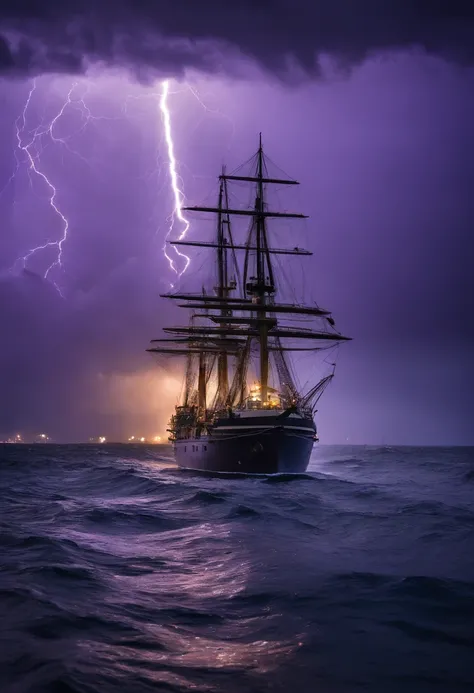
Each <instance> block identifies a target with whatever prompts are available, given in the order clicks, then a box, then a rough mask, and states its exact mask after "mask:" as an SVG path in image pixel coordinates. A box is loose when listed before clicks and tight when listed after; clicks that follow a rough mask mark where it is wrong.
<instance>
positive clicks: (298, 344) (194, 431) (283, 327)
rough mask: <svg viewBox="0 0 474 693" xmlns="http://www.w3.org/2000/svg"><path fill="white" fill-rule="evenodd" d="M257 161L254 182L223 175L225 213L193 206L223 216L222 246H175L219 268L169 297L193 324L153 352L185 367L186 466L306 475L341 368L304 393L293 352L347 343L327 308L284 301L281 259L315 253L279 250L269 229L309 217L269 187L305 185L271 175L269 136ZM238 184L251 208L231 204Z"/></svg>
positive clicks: (179, 440) (180, 431) (174, 421)
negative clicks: (323, 401)
mask: <svg viewBox="0 0 474 693" xmlns="http://www.w3.org/2000/svg"><path fill="white" fill-rule="evenodd" d="M251 163H252V169H251V170H250V172H249V174H248V175H243V174H241V172H240V171H237V172H236V173H234V174H227V173H226V172H225V171H223V172H222V174H221V175H220V176H219V193H218V200H217V204H216V206H211V207H207V206H199V207H187V208H185V209H186V211H187V212H191V211H193V212H200V213H203V214H207V215H212V216H213V217H214V220H215V221H214V224H215V234H214V239H213V240H212V241H195V240H175V241H170V243H171V244H172V245H175V246H183V245H186V246H194V247H200V248H206V249H208V252H209V254H210V256H211V257H210V259H211V258H212V255H214V258H215V261H216V262H215V264H216V272H215V273H214V274H215V276H214V277H213V286H211V289H210V290H207V291H206V290H205V289H204V288H203V289H202V290H201V291H198V292H195V293H169V294H164V295H163V298H167V299H172V300H174V301H177V302H178V305H179V306H180V307H181V308H185V309H187V310H188V311H190V314H189V322H188V324H187V325H183V326H176V327H166V328H164V332H165V333H167V334H168V335H169V336H167V337H164V338H161V339H155V340H153V341H152V344H153V346H152V347H151V348H150V349H149V351H151V352H154V353H159V354H164V355H172V356H182V357H184V359H185V361H186V369H185V382H184V388H183V397H182V401H181V402H180V404H179V406H177V407H176V411H175V413H174V415H173V416H172V418H171V422H170V428H169V432H170V440H171V441H172V443H173V445H174V449H175V455H176V461H177V463H178V465H179V466H181V467H185V468H189V469H197V470H206V471H216V472H242V473H246V474H249V473H259V474H271V473H279V472H283V473H295V472H304V471H305V470H306V468H307V465H308V462H309V458H310V454H311V450H312V448H313V444H314V442H315V441H316V440H317V434H316V426H315V423H314V420H313V417H314V412H315V407H316V404H317V402H318V400H319V398H320V396H321V394H322V393H323V391H324V389H325V388H326V386H327V385H328V383H329V382H330V380H331V379H332V377H333V375H334V364H331V368H330V372H329V373H327V374H326V375H324V376H323V377H322V378H320V379H318V380H317V381H316V382H315V383H314V384H313V385H312V386H309V387H306V389H305V390H304V391H302V390H301V389H300V388H299V387H298V386H297V379H296V377H295V374H294V371H293V368H292V363H291V352H298V351H307V352H310V353H312V354H315V355H316V354H317V352H318V351H322V350H324V349H326V350H327V349H329V348H333V347H336V346H337V345H338V344H339V343H340V342H341V341H344V340H347V339H348V338H347V337H343V336H342V335H341V334H339V333H338V332H337V331H336V329H335V327H334V320H333V318H332V317H331V315H330V313H329V312H328V311H326V310H323V309H321V308H320V307H319V306H317V305H315V304H314V305H304V304H300V303H296V302H295V303H289V302H284V301H279V300H278V293H279V290H278V281H277V276H276V274H277V272H276V269H275V267H274V262H273V258H274V256H300V257H306V256H310V255H312V253H311V252H309V251H307V250H303V249H301V248H299V247H293V248H276V247H274V245H273V244H272V238H271V236H270V233H269V222H270V220H271V219H285V220H290V219H298V218H300V219H301V218H305V216H304V215H303V214H299V213H292V212H278V211H275V210H271V209H269V207H268V204H267V191H268V190H269V189H270V188H272V187H274V188H277V189H279V188H282V187H284V186H294V185H297V184H298V183H297V181H294V180H291V179H288V178H283V177H282V178H279V177H274V176H272V175H270V173H269V169H268V166H267V159H266V157H265V155H264V152H263V147H262V141H261V137H260V143H259V148H258V151H257V153H256V155H255V157H253V159H252V161H251ZM245 173H246V172H245ZM234 184H235V185H240V186H242V185H250V186H252V187H253V190H254V195H253V204H252V206H250V207H249V208H242V207H241V206H239V205H233V204H232V202H231V199H230V195H229V188H230V186H232V185H234ZM242 216H244V217H248V219H249V226H248V230H247V234H246V238H244V239H242V240H239V239H238V238H235V237H234V235H235V234H234V232H233V219H235V218H241V217H242ZM307 320H311V321H313V322H314V321H316V323H317V327H316V329H315V328H314V327H303V326H301V325H302V321H303V324H306V321H307Z"/></svg>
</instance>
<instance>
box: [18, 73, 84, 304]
mask: <svg viewBox="0 0 474 693" xmlns="http://www.w3.org/2000/svg"><path fill="white" fill-rule="evenodd" d="M74 86H75V85H73V86H72V87H71V89H70V91H69V93H68V97H67V101H66V102H65V103H64V105H63V106H62V108H61V110H60V111H59V113H58V114H57V115H56V116H55V117H54V118H53V120H52V121H51V123H50V125H49V127H47V128H42V127H41V126H39V127H37V128H35V129H34V130H32V131H30V132H29V133H28V134H30V135H31V137H30V138H29V140H28V141H27V143H26V144H24V141H23V140H24V134H25V130H26V119H27V111H28V108H29V106H30V103H31V99H32V96H33V93H34V92H35V91H36V80H34V81H33V86H32V87H31V89H30V92H29V94H28V97H27V99H26V102H25V106H24V108H23V111H22V113H21V115H20V116H19V117H18V118H17V120H16V122H15V127H16V138H17V145H18V149H19V150H21V151H22V152H24V153H25V154H26V157H27V163H28V175H29V177H30V183H31V173H32V172H33V173H34V174H35V175H36V176H38V178H41V180H43V181H44V183H45V184H46V186H47V187H48V189H49V205H50V207H51V208H52V210H53V211H54V213H55V214H56V216H57V217H58V218H59V219H60V221H61V227H62V235H61V237H60V239H59V240H57V241H47V242H46V243H43V244H42V245H38V246H36V247H35V248H31V249H30V250H29V251H28V252H27V253H26V254H25V255H24V256H22V257H20V258H19V259H18V260H17V261H16V262H15V264H14V266H15V265H16V264H17V263H18V262H22V263H23V267H26V264H27V262H28V260H29V259H30V258H31V257H33V255H35V253H38V252H40V251H41V250H45V249H46V248H53V247H56V248H57V255H56V259H55V260H54V261H53V262H52V263H51V265H50V266H49V267H48V268H47V270H46V272H45V273H44V275H43V276H44V278H45V279H48V277H49V275H50V273H51V271H52V270H53V268H54V267H62V262H61V261H62V253H63V245H64V243H65V241H66V239H67V236H68V230H69V221H68V220H67V218H66V217H65V216H64V214H63V213H62V212H61V210H60V209H59V207H58V205H57V203H56V197H57V194H58V191H57V189H56V187H55V186H54V185H53V183H52V182H51V181H50V179H49V178H48V176H47V175H46V174H45V173H44V171H42V170H41V169H40V168H39V165H40V163H39V152H38V150H37V148H36V147H37V143H38V141H39V140H40V139H41V138H42V137H43V135H45V134H49V136H50V137H51V139H52V140H53V141H58V140H57V138H55V137H54V134H53V129H54V126H55V125H56V123H57V121H58V119H59V118H60V117H61V116H62V115H63V113H64V110H65V108H66V106H67V105H68V104H69V103H71V94H72V91H73V89H74ZM20 123H21V126H20ZM61 141H62V140H61ZM32 148H34V149H36V151H34V153H33V152H32V151H31V150H32ZM19 166H20V162H19V161H18V159H17V168H16V170H15V171H14V173H13V177H14V176H15V175H16V173H17V172H18V168H19ZM52 283H53V284H54V286H55V287H56V289H57V290H58V292H59V293H60V294H61V290H60V289H59V287H58V286H57V284H56V283H55V282H54V281H53V282H52ZM61 295H62V294H61Z"/></svg>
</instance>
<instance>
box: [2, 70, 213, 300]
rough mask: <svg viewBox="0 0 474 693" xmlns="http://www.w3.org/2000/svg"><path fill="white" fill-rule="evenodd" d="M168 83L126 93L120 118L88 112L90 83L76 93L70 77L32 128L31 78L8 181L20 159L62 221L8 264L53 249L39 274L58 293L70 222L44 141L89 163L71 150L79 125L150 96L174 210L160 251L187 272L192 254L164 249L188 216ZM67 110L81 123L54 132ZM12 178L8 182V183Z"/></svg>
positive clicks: (180, 272)
mask: <svg viewBox="0 0 474 693" xmlns="http://www.w3.org/2000/svg"><path fill="white" fill-rule="evenodd" d="M170 84H171V82H170V80H164V81H163V82H161V84H160V85H159V87H158V90H157V89H156V87H155V88H154V89H153V90H152V91H147V92H142V93H140V94H138V95H133V94H128V95H127V96H126V97H125V101H124V105H123V107H122V114H121V117H119V118H116V117H107V116H96V115H93V114H92V112H91V110H90V108H89V106H88V105H87V104H86V102H85V97H86V94H88V93H89V92H90V90H91V85H90V83H88V84H86V85H85V87H84V88H85V91H83V90H82V88H81V92H82V93H80V94H76V93H75V90H76V87H78V82H74V83H72V84H71V83H70V85H69V87H68V92H67V96H66V97H65V98H64V100H63V102H62V105H61V107H60V108H59V109H58V110H57V112H56V115H54V117H53V118H52V119H49V118H48V119H47V121H44V120H42V121H41V122H40V124H39V125H37V126H36V127H34V128H33V129H31V128H28V118H29V112H30V107H31V104H32V99H33V97H34V95H35V92H36V91H37V88H39V85H37V82H36V80H34V81H33V83H32V86H31V89H30V91H29V93H28V96H27V99H26V101H25V104H24V107H23V110H22V112H21V113H20V114H19V116H18V118H17V120H16V121H15V125H16V145H17V147H16V155H15V156H16V161H17V165H16V168H15V170H14V172H13V174H12V176H11V177H10V181H11V180H12V179H13V178H14V177H15V176H16V175H17V173H18V171H19V169H20V167H21V166H22V164H23V163H25V164H26V167H27V173H28V176H29V180H30V186H33V179H34V177H35V176H36V177H37V178H40V179H41V181H42V185H44V186H46V189H47V193H48V195H47V201H48V204H49V206H50V207H51V209H52V210H53V212H54V214H55V215H56V216H57V217H58V220H59V222H60V226H61V234H60V237H59V238H57V239H56V240H51V239H48V240H47V241H46V242H44V243H42V244H39V245H37V246H35V247H33V248H30V249H29V250H28V251H27V252H26V253H25V254H24V255H23V256H21V257H19V258H18V259H17V260H16V261H15V263H14V264H13V267H12V268H11V269H12V270H13V269H15V268H16V267H17V265H18V263H21V264H22V266H23V267H26V266H27V264H28V263H29V261H30V260H31V259H32V258H33V257H34V256H35V255H36V254H37V253H40V252H41V251H44V250H47V249H53V248H54V249H55V250H56V254H55V256H54V259H53V261H52V262H51V264H50V265H49V266H48V267H47V269H46V271H45V272H44V275H43V276H44V278H45V279H46V280H48V281H50V282H51V283H52V284H53V285H54V286H55V288H56V289H57V290H58V292H59V293H60V294H61V296H62V293H61V290H60V288H59V286H58V285H57V283H56V281H54V279H55V275H54V271H55V270H58V269H62V267H63V253H64V245H65V243H66V241H67V240H68V237H69V232H70V222H69V220H68V218H67V216H66V215H65V214H64V212H63V211H62V209H61V206H60V204H59V201H58V194H59V190H58V189H57V187H56V186H55V184H54V181H53V179H52V178H51V177H50V176H49V175H48V174H47V173H46V172H45V170H44V169H43V167H42V164H41V154H42V152H43V150H44V148H45V146H47V144H52V145H58V144H59V145H61V146H64V147H65V148H66V149H67V151H68V152H70V153H71V154H73V155H75V156H78V157H79V158H81V159H82V160H83V161H84V162H85V163H88V164H89V163H90V162H88V161H87V159H85V158H84V157H83V156H82V154H81V153H80V152H79V151H75V150H74V148H72V147H71V146H70V144H71V141H72V138H73V137H74V136H76V135H78V134H79V133H80V132H81V131H82V130H84V128H86V127H87V126H88V124H89V123H90V122H91V121H96V120H120V119H121V118H128V117H129V116H128V114H127V112H126V104H127V102H128V100H129V99H142V98H153V99H154V102H155V103H157V102H158V107H159V111H160V115H161V121H162V127H163V133H164V145H165V146H164V148H165V151H164V157H160V158H162V161H163V158H164V160H165V162H166V170H167V177H168V178H169V182H170V185H171V191H172V200H173V202H172V212H171V214H170V215H169V216H168V218H167V231H166V235H165V239H164V241H165V242H164V246H163V253H164V255H165V257H166V259H167V261H168V263H169V266H170V268H171V270H172V271H173V273H174V274H175V275H176V276H177V278H179V277H181V276H182V275H183V274H184V272H186V270H187V269H188V267H189V265H190V261H191V258H189V257H188V256H187V255H185V254H183V253H182V252H179V250H178V249H177V248H176V247H174V248H173V253H175V254H176V256H173V255H172V254H171V257H170V254H169V253H168V252H167V250H168V249H167V243H166V241H167V240H168V239H169V238H170V236H171V234H173V237H176V234H175V233H173V232H175V231H176V232H177V234H178V235H177V238H178V239H179V240H182V239H184V237H185V236H186V234H187V232H188V230H189V227H190V224H189V221H188V220H187V219H186V217H185V216H184V214H183V204H184V199H185V196H184V191H183V181H182V179H181V177H180V175H179V168H180V164H179V162H178V161H177V159H176V155H175V143H174V139H173V129H172V114H171V111H170V107H169V97H170V94H171V92H170ZM83 86H84V85H83ZM185 86H186V88H187V89H188V90H189V91H191V93H192V94H193V96H194V98H196V99H197V101H198V102H199V104H200V105H201V106H202V107H203V108H204V109H205V110H206V112H209V109H208V108H207V107H206V106H205V105H204V103H203V102H202V100H201V98H200V96H199V94H198V93H197V91H196V90H195V89H194V88H192V87H191V85H189V84H186V85H185ZM68 109H70V110H78V111H79V112H80V113H81V124H80V126H79V128H74V132H71V133H70V134H68V135H67V136H58V135H57V129H58V125H59V121H60V120H61V119H62V118H63V116H64V117H66V111H67V110H68ZM219 115H220V116H222V115H223V114H221V113H219ZM163 163H164V162H163ZM10 181H8V182H7V185H8V184H9V182H10ZM5 187H7V186H5ZM1 192H2V191H0V194H1ZM178 258H182V261H181V262H179V263H177V260H178ZM180 268H181V269H180ZM53 276H54V278H53Z"/></svg>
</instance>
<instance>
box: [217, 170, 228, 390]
mask: <svg viewBox="0 0 474 693" xmlns="http://www.w3.org/2000/svg"><path fill="white" fill-rule="evenodd" d="M222 173H223V174H224V171H222ZM226 192H227V191H226V181H225V180H224V179H222V178H221V181H220V186H219V200H218V205H217V206H218V210H219V211H218V213H217V275H218V276H217V279H218V283H217V287H216V288H217V297H218V298H219V300H220V301H221V302H222V308H221V310H220V314H221V316H222V317H225V316H227V315H229V312H228V310H226V308H225V307H224V302H225V301H226V299H227V298H228V295H229V277H228V274H229V273H228V263H227V250H226V248H225V243H226V238H225V234H224V223H225V222H226V221H227V223H228V218H227V220H225V219H224V215H223V213H222V209H223V207H222V204H223V200H224V194H225V193H226ZM226 197H227V195H226ZM219 327H225V325H224V324H219ZM224 339H225V337H224ZM228 393H229V379H228V363H227V351H226V350H225V349H223V350H222V351H221V352H219V356H218V357H217V396H218V399H219V400H220V401H222V402H225V401H226V399H227V395H228Z"/></svg>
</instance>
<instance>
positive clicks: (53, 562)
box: [0, 445, 474, 693]
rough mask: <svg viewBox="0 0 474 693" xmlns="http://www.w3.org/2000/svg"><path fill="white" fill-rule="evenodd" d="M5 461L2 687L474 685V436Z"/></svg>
mask: <svg viewBox="0 0 474 693" xmlns="http://www.w3.org/2000/svg"><path fill="white" fill-rule="evenodd" d="M0 456H1V463H0V691H1V693H30V692H31V693H40V692H41V693H43V692H44V693H46V692H47V693H50V692H51V693H73V692H78V693H79V692H81V693H115V692H117V693H119V692H120V693H128V692H130V693H145V692H148V691H150V692H151V691H176V692H178V691H198V692H201V691H225V692H228V693H234V692H236V691H249V692H255V693H256V692H257V691H275V692H280V691H281V692H283V691H291V693H298V692H299V691H302V692H306V691H308V693H313V692H315V693H353V692H357V691H370V692H372V691H373V692H374V693H390V692H391V691H396V692H398V691H400V692H402V691H403V692H411V691H413V692H416V693H424V692H429V693H431V692H433V693H435V692H438V691H439V692H443V693H457V692H460V691H466V692H469V693H472V691H474V507H473V501H474V449H467V448H464V449H463V448H451V449H428V448H370V447H356V448H350V447H339V448H331V447H323V446H321V447H319V448H318V449H317V450H315V453H314V455H313V460H312V463H311V467H310V471H309V473H308V474H307V475H304V476H303V477H297V478H291V477H274V478H226V477H221V478H215V477H214V478H212V477H208V476H199V475H196V474H192V473H186V472H179V471H178V470H176V469H173V468H172V466H171V465H172V458H171V450H170V449H169V448H167V447H153V448H144V447H140V448H138V447H136V448H134V447H131V446H115V447H114V446H100V447H94V446H58V447H55V446H51V447H49V446H36V447H35V446H33V447H29V446H12V445H4V446H2V447H1V448H0Z"/></svg>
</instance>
